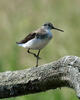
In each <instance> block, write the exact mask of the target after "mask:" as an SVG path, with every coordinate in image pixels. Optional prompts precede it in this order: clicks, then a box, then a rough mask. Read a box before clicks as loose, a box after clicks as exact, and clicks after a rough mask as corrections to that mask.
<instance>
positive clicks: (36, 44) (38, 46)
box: [19, 38, 49, 49]
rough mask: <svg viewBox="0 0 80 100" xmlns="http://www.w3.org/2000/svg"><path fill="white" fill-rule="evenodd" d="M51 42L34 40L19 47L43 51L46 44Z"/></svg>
mask: <svg viewBox="0 0 80 100" xmlns="http://www.w3.org/2000/svg"><path fill="white" fill-rule="evenodd" d="M48 42H49V40H48V39H37V38H35V39H32V40H30V41H28V42H27V43H24V44H19V46H22V47H24V48H30V49H42V48H43V47H44V46H46V44H47V43H48Z"/></svg>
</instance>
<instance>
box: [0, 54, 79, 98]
mask: <svg viewBox="0 0 80 100" xmlns="http://www.w3.org/2000/svg"><path fill="white" fill-rule="evenodd" d="M60 87H69V88H73V89H74V90H75V92H76V95H77V96H78V97H79V98H80V58H79V57H76V56H65V57H63V58H61V59H59V60H57V61H54V62H51V63H49V64H45V65H41V66H39V67H32V68H29V69H24V70H19V71H7V72H2V73H0V98H9V97H15V96H20V95H25V94H31V93H38V92H42V91H46V90H49V89H56V88H60Z"/></svg>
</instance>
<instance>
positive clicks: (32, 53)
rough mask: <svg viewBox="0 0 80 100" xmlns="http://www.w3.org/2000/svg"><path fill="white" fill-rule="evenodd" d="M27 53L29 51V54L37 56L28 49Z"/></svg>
mask: <svg viewBox="0 0 80 100" xmlns="http://www.w3.org/2000/svg"><path fill="white" fill-rule="evenodd" d="M27 52H28V53H30V54H32V55H34V56H35V57H37V55H36V54H35V53H33V52H30V49H28V51H27Z"/></svg>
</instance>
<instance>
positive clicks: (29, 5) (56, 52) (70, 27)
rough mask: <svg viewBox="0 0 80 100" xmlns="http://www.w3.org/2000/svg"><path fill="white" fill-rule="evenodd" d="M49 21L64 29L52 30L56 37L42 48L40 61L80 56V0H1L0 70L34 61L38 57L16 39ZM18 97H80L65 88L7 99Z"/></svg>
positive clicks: (43, 99)
mask: <svg viewBox="0 0 80 100" xmlns="http://www.w3.org/2000/svg"><path fill="white" fill-rule="evenodd" d="M49 21H50V22H52V23H53V24H54V25H55V26H56V27H58V28H61V29H63V30H64V32H63V33H62V32H58V31H55V30H54V31H52V32H53V35H54V36H53V40H51V42H50V43H49V44H48V45H47V46H46V47H45V48H44V49H43V50H42V52H41V54H40V56H41V58H42V59H41V60H40V62H39V64H44V63H48V62H51V61H53V60H57V59H58V58H60V57H63V56H65V55H76V56H80V53H79V50H80V44H79V42H80V0H0V71H6V70H18V69H24V68H28V67H32V66H33V65H35V58H34V57H33V56H32V55H29V54H27V51H26V49H24V48H21V47H18V46H17V45H16V41H19V40H21V39H23V38H24V37H25V36H26V35H27V34H28V33H29V32H31V31H33V30H35V29H37V28H38V27H40V26H41V25H42V24H43V23H45V22H49ZM34 52H35V51H34ZM18 99H19V100H77V97H76V96H75V93H74V91H73V90H71V89H67V88H62V89H61V90H60V89H57V90H50V91H47V92H44V93H38V94H31V95H27V96H22V97H17V98H10V99H5V100H18Z"/></svg>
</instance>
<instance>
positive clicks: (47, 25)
mask: <svg viewBox="0 0 80 100" xmlns="http://www.w3.org/2000/svg"><path fill="white" fill-rule="evenodd" d="M43 27H44V28H45V29H49V30H51V29H55V30H58V31H61V32H64V31H63V30H61V29H58V28H56V27H54V26H53V24H52V23H50V22H47V23H45V24H44V25H43Z"/></svg>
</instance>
